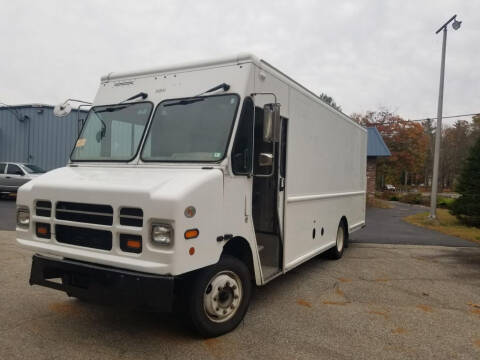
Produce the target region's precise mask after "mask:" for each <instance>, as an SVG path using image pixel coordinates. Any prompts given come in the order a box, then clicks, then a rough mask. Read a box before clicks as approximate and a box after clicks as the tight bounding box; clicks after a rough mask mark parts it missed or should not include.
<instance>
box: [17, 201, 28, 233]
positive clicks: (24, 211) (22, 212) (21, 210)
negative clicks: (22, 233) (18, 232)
mask: <svg viewBox="0 0 480 360" xmlns="http://www.w3.org/2000/svg"><path fill="white" fill-rule="evenodd" d="M20 217H22V219H23V221H22V219H21V218H20ZM15 220H16V225H17V227H18V228H20V229H24V230H27V229H29V228H30V224H31V218H30V209H29V208H28V206H18V207H17V211H16V216H15Z"/></svg>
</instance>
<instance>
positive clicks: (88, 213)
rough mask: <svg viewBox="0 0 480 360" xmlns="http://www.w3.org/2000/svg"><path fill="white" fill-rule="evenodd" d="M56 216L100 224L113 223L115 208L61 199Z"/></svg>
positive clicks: (62, 218)
mask: <svg viewBox="0 0 480 360" xmlns="http://www.w3.org/2000/svg"><path fill="white" fill-rule="evenodd" d="M55 216H56V218H57V219H60V220H69V221H76V222H82V223H89V224H100V225H112V224H113V208H112V207H111V206H110V205H98V204H83V203H75V202H65V201H61V202H58V203H57V207H56V212H55Z"/></svg>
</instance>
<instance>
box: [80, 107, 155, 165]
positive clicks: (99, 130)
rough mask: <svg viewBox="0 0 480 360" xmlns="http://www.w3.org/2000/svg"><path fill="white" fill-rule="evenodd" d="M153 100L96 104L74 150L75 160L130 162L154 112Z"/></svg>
mask: <svg viewBox="0 0 480 360" xmlns="http://www.w3.org/2000/svg"><path fill="white" fill-rule="evenodd" d="M152 108H153V105H152V103H150V102H141V103H131V104H118V105H106V106H95V107H93V108H92V109H91V110H90V112H89V113H88V116H87V119H86V122H85V126H84V127H83V128H82V132H81V134H80V136H79V138H78V140H77V143H76V144H75V148H74V149H73V151H72V155H71V159H72V160H73V161H75V160H77V161H129V160H131V159H133V158H134V157H135V154H136V153H137V150H138V146H139V144H140V140H141V138H142V135H143V132H144V130H145V126H146V124H147V122H148V119H149V117H150V113H151V112H152Z"/></svg>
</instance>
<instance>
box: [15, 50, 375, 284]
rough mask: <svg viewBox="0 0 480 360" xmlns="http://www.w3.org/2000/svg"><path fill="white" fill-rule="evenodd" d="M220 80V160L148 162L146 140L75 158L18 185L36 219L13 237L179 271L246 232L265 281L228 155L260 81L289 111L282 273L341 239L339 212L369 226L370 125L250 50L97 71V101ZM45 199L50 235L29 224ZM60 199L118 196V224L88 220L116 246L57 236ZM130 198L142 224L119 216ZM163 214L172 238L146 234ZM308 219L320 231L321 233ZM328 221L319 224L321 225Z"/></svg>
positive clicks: (65, 251)
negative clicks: (226, 99)
mask: <svg viewBox="0 0 480 360" xmlns="http://www.w3.org/2000/svg"><path fill="white" fill-rule="evenodd" d="M221 83H227V84H228V85H230V88H229V90H228V91H227V93H232V94H238V95H239V97H240V98H239V101H240V103H239V108H238V111H237V113H236V118H235V123H234V126H233V129H232V133H231V136H230V141H229V145H228V151H227V153H226V156H225V158H224V159H223V160H222V161H220V162H217V163H206V164H205V163H204V164H202V163H166V162H144V161H142V160H141V158H140V153H141V151H139V152H138V154H137V155H136V157H135V158H134V159H133V160H132V161H129V162H123V163H121V162H81V163H78V162H77V163H70V164H69V165H68V166H67V167H65V168H61V169H57V170H55V171H52V172H49V173H47V174H45V175H43V176H40V177H39V178H37V179H34V180H32V181H30V182H29V183H27V184H25V185H24V186H22V187H21V188H20V190H19V192H18V197H17V204H18V205H19V206H27V207H28V208H29V209H30V213H31V216H32V220H31V225H30V227H29V229H27V230H23V229H21V228H18V227H17V241H18V243H19V244H20V245H22V246H24V247H26V248H29V249H31V250H33V251H35V252H37V253H40V254H44V255H47V256H56V257H62V258H70V259H76V260H81V261H87V262H90V263H98V264H103V265H108V266H112V267H117V268H124V269H130V270H135V271H141V272H146V273H152V274H168V275H181V274H184V273H186V272H189V271H193V270H196V269H200V268H203V267H205V266H208V265H211V264H214V263H216V262H218V260H219V258H220V256H221V253H222V249H223V246H224V245H225V242H222V241H217V237H219V236H223V235H224V234H232V235H233V236H235V237H242V238H244V239H245V240H246V241H247V242H248V244H249V245H250V249H251V252H252V260H253V267H254V272H255V279H256V283H257V285H261V284H263V283H265V282H266V281H267V279H265V276H263V275H262V270H261V264H260V257H259V249H258V248H257V241H256V237H255V230H254V225H253V220H252V177H249V176H238V175H233V173H232V169H231V161H230V154H231V151H232V146H233V141H234V140H233V139H235V133H236V129H237V125H238V119H239V117H240V114H241V107H242V105H243V100H244V99H245V97H247V96H250V94H252V93H260V92H271V93H274V94H275V95H276V97H277V101H278V102H279V103H280V104H281V116H282V117H285V118H287V119H288V134H287V139H288V142H287V143H288V145H287V161H286V181H285V191H284V193H283V194H282V196H279V199H278V214H279V223H280V225H281V227H282V225H283V227H282V228H281V234H282V235H283V236H282V244H283V249H282V252H283V261H282V268H281V272H283V273H284V272H287V271H288V270H290V269H292V268H294V267H295V266H297V265H299V264H300V263H302V262H304V261H306V260H308V259H309V258H311V257H313V256H315V255H317V254H319V253H321V252H323V251H325V250H328V249H330V248H331V247H333V246H335V241H336V233H337V228H338V224H339V222H340V219H341V218H342V217H345V218H346V219H347V221H348V226H349V231H350V232H351V231H354V230H356V229H358V228H360V227H361V226H363V225H364V223H365V201H366V198H365V189H366V130H365V129H363V128H362V127H360V126H359V125H357V124H355V123H354V122H353V121H352V120H351V119H349V118H348V117H347V116H345V115H344V114H342V113H340V112H338V111H336V110H334V109H333V108H331V107H330V106H328V105H326V104H324V103H323V102H322V101H321V100H320V99H319V98H318V97H316V96H315V95H314V94H312V93H311V92H310V91H308V90H307V89H305V88H303V87H302V86H301V85H299V84H298V83H296V82H295V81H293V80H292V79H290V78H289V77H287V76H286V75H284V74H282V73H281V72H280V71H278V70H276V69H275V68H274V67H272V66H271V65H269V64H267V63H266V62H264V61H262V60H259V59H258V58H256V57H254V56H252V55H241V56H238V57H235V58H227V59H221V60H218V61H211V62H203V63H193V64H186V65H182V66H176V67H171V68H163V69H162V68H160V69H151V70H146V71H137V72H131V73H120V74H115V73H113V74H109V75H107V76H105V77H103V78H102V81H101V84H100V88H99V90H98V93H97V95H96V97H95V101H94V104H95V105H110V104H117V103H119V102H121V101H123V100H125V99H127V98H128V97H130V96H132V95H133V94H137V93H139V92H145V93H147V94H148V98H147V99H146V100H147V101H151V102H152V103H153V104H154V106H155V107H156V106H157V105H158V104H159V103H160V102H161V101H163V100H166V99H176V98H185V97H191V96H195V95H197V94H200V93H202V92H203V91H205V90H207V89H209V88H211V87H213V86H216V85H218V84H221ZM272 100H273V99H272V97H271V96H268V95H257V96H255V98H254V101H255V106H258V107H262V106H263V105H264V104H266V103H271V102H272ZM153 113H154V111H153V112H152V114H153ZM150 121H151V119H150ZM146 132H148V128H147V131H146ZM144 141H145V138H143V140H142V143H143V142H144ZM142 145H143V144H142ZM142 145H141V146H140V148H141V147H142ZM255 161H257V160H256V159H255ZM206 167H207V168H206ZM38 200H49V201H51V202H52V216H51V218H50V219H49V220H48V221H49V222H50V224H51V226H52V232H53V233H52V239H48V240H45V239H40V238H38V237H37V236H36V235H35V233H34V226H33V224H35V222H36V221H40V220H41V221H42V222H44V221H45V218H39V217H37V216H36V215H35V210H34V206H35V202H36V201H38ZM57 201H69V202H82V203H93V204H109V205H111V206H112V207H113V210H114V220H113V225H112V226H109V225H95V224H81V226H82V227H90V228H96V229H105V230H109V231H112V234H113V248H112V250H110V251H107V250H97V249H93V248H86V247H80V246H75V245H68V244H63V243H58V242H57V241H56V240H55V234H54V229H55V224H70V225H71V224H72V223H69V222H68V221H64V220H59V219H56V218H55V204H56V202H57ZM125 206H128V207H138V208H141V209H142V210H143V212H144V222H143V227H142V228H138V229H134V230H132V229H131V228H128V227H125V226H123V225H120V223H119V209H120V208H122V207H125ZM187 206H195V208H196V210H197V212H196V215H195V216H194V217H193V218H187V217H185V215H184V210H185V208H186V207H187ZM158 220H162V221H168V222H169V223H171V224H172V226H173V228H174V240H173V244H172V245H171V246H169V247H161V246H158V245H154V244H153V243H152V242H151V234H150V232H151V224H152V223H154V222H156V221H158ZM74 225H78V224H74ZM191 228H197V229H199V237H198V238H196V239H191V240H185V238H184V232H185V231H186V230H187V229H191ZM313 228H315V229H316V231H317V232H318V234H317V236H316V237H315V239H312V229H313ZM321 228H323V229H324V234H323V235H320V234H319V233H320V231H321ZM124 232H126V233H132V234H139V235H141V236H142V239H143V249H142V252H141V253H140V254H132V253H125V252H123V251H122V250H121V249H120V247H119V244H118V236H119V234H120V233H124ZM191 247H194V248H195V253H194V255H190V254H189V249H190V248H191Z"/></svg>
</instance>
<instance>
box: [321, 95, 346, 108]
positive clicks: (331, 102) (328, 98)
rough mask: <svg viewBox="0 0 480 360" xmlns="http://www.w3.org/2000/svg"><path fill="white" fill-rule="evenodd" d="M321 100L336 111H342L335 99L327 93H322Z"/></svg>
mask: <svg viewBox="0 0 480 360" xmlns="http://www.w3.org/2000/svg"><path fill="white" fill-rule="evenodd" d="M319 98H320V99H321V100H322V101H323V102H324V103H327V104H328V105H330V106H331V107H333V108H334V109H336V110H338V111H342V107H341V106H340V105H338V104H337V103H336V102H335V100H333V98H332V97H331V96H328V95H327V94H325V93H321V94H320V95H319Z"/></svg>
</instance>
